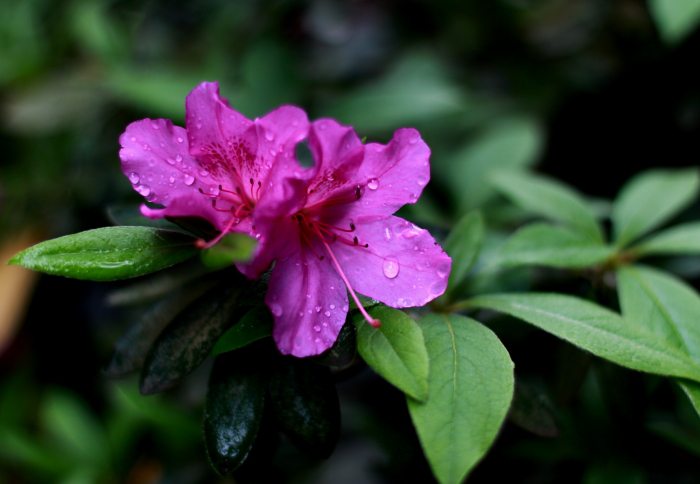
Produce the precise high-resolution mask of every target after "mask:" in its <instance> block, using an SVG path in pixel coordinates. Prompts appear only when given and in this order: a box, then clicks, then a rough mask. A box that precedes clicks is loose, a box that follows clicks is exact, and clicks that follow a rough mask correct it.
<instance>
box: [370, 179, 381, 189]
mask: <svg viewBox="0 0 700 484" xmlns="http://www.w3.org/2000/svg"><path fill="white" fill-rule="evenodd" d="M367 188H369V189H370V190H376V189H377V188H379V180H377V179H376V178H372V179H371V180H369V181H368V182H367Z"/></svg>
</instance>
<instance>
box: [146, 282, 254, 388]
mask: <svg viewBox="0 0 700 484" xmlns="http://www.w3.org/2000/svg"><path fill="white" fill-rule="evenodd" d="M238 284H239V283H237V282H236V281H231V282H230V283H228V284H222V285H221V286H219V287H218V288H215V289H213V290H211V291H209V292H207V293H206V294H204V295H203V296H201V297H199V298H198V299H196V300H195V301H194V302H193V303H192V304H190V305H189V306H188V307H187V308H185V309H184V310H183V311H182V312H180V313H179V314H178V315H177V317H176V318H175V319H174V320H173V322H172V323H170V325H168V327H166V328H165V330H164V331H163V332H162V333H161V334H160V335H159V336H158V338H157V339H156V341H155V343H153V346H152V347H151V350H150V351H149V352H148V355H147V356H146V361H145V362H144V365H143V369H142V371H141V384H140V388H141V393H143V394H151V393H156V392H160V391H163V390H166V389H168V388H170V387H172V386H174V385H175V384H176V383H177V382H178V381H179V380H180V379H181V378H183V377H184V376H185V375H188V374H189V373H190V372H191V371H192V370H194V369H195V368H196V367H197V366H199V364H200V363H202V361H204V359H205V358H206V357H207V356H209V354H210V352H211V349H212V348H213V347H214V344H215V343H216V341H217V340H218V339H219V337H220V336H221V335H222V334H223V333H224V331H226V329H228V327H229V326H230V325H231V323H232V322H233V321H234V320H235V317H234V314H235V310H236V306H237V303H238V296H239V293H240V288H239V287H238Z"/></svg>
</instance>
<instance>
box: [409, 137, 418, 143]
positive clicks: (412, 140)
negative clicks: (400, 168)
mask: <svg viewBox="0 0 700 484" xmlns="http://www.w3.org/2000/svg"><path fill="white" fill-rule="evenodd" d="M419 139H420V136H414V137H412V138H410V139H409V140H408V144H411V145H414V144H416V143H418V140H419Z"/></svg>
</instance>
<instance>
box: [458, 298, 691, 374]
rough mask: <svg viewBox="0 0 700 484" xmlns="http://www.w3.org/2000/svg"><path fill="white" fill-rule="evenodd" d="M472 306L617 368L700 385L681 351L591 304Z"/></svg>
mask: <svg viewBox="0 0 700 484" xmlns="http://www.w3.org/2000/svg"><path fill="white" fill-rule="evenodd" d="M470 304H471V305H473V306H476V307H482V308H488V309H493V310H494V311H499V312H502V313H506V314H510V315H511V316H513V317H515V318H518V319H522V320H523V321H526V322H528V323H530V324H533V325H534V326H537V327H538V328H540V329H542V330H544V331H547V332H548V333H551V334H553V335H555V336H558V337H559V338H561V339H563V340H565V341H568V342H570V343H572V344H574V345H576V346H578V347H580V348H583V349H585V350H587V351H590V352H591V353H593V354H594V355H596V356H599V357H601V358H605V359H607V360H610V361H612V362H614V363H617V364H618V365H621V366H625V367H627V368H632V369H633V370H639V371H645V372H647V373H653V374H656V375H665V376H677V377H682V378H689V379H692V380H695V381H700V365H698V364H697V363H695V362H694V361H693V360H691V359H690V358H689V357H688V356H687V355H686V353H685V352H684V351H682V350H680V349H679V348H678V347H677V346H676V345H673V344H671V343H670V342H668V341H667V340H666V339H664V338H663V337H661V336H659V335H658V334H655V333H653V332H652V331H650V330H649V329H647V328H644V327H643V326H641V325H638V324H634V323H633V322H631V321H628V320H627V319H623V318H622V317H621V316H620V315H619V314H617V313H614V312H612V311H610V310H609V309H606V308H604V307H601V306H598V305H597V304H594V303H592V302H589V301H585V300H583V299H579V298H576V297H573V296H565V295H562V294H542V293H522V294H493V295H486V296H479V297H476V298H474V299H472V300H471V301H470Z"/></svg>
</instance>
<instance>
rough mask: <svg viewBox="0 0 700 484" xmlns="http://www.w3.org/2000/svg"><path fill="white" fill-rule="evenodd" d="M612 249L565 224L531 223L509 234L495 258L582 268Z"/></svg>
mask: <svg viewBox="0 0 700 484" xmlns="http://www.w3.org/2000/svg"><path fill="white" fill-rule="evenodd" d="M614 253H615V249H614V248H612V247H608V246H605V245H602V244H601V243H599V242H595V241H593V240H591V239H590V238H589V237H587V236H585V235H581V234H580V233H576V232H573V231H571V230H569V229H567V228H565V227H557V226H555V225H549V224H544V223H535V224H531V225H527V226H525V227H523V228H521V229H520V230H518V231H517V232H516V233H515V234H513V236H512V237H511V238H510V239H508V241H507V242H506V243H505V244H504V245H503V247H502V249H501V252H500V253H499V255H498V258H497V261H498V262H499V263H500V264H503V265H507V266H519V265H543V266H550V267H562V268H582V267H591V266H595V265H598V264H601V263H603V262H605V261H606V260H607V259H608V258H609V257H610V256H612V255H613V254H614Z"/></svg>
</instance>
